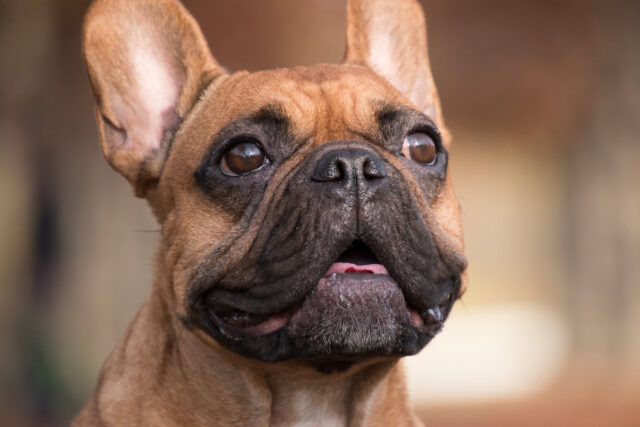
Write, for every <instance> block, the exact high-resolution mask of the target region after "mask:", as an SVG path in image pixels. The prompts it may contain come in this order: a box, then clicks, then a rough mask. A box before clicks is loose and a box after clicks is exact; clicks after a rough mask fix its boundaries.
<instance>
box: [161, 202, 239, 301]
mask: <svg viewBox="0 0 640 427" xmlns="http://www.w3.org/2000/svg"><path fill="white" fill-rule="evenodd" d="M190 193H191V192H189V191H185V192H183V193H181V194H178V195H176V197H175V203H176V204H175V206H174V208H173V210H172V211H171V213H170V214H169V215H167V217H166V219H165V221H164V223H163V225H162V233H163V254H162V256H163V258H164V259H163V262H164V264H165V265H166V268H167V269H168V271H167V277H171V282H170V283H169V286H170V287H171V293H172V295H173V299H174V300H175V303H176V309H177V310H178V311H181V310H182V307H186V300H187V295H188V293H189V285H190V284H191V283H192V282H193V278H194V275H195V274H196V272H197V271H198V266H199V265H200V264H201V263H202V262H203V260H204V259H205V258H206V257H207V256H208V255H209V254H210V253H211V250H212V248H215V247H216V245H217V244H218V243H219V242H220V240H221V239H222V238H223V236H224V235H226V233H228V232H229V230H231V229H232V228H233V227H234V225H235V221H234V220H233V218H232V217H231V215H229V214H228V213H227V212H226V211H225V210H224V209H221V208H218V207H217V206H215V205H212V204H211V203H209V202H208V201H207V200H206V199H205V198H204V197H202V195H200V194H193V193H191V194H190Z"/></svg>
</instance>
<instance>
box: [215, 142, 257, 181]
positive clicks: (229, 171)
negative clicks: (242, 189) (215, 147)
mask: <svg viewBox="0 0 640 427" xmlns="http://www.w3.org/2000/svg"><path fill="white" fill-rule="evenodd" d="M267 162H268V160H267V156H265V154H264V152H263V151H262V148H260V146H258V144H256V143H255V142H250V141H248V142H241V143H239V144H236V145H234V146H233V147H231V149H230V150H229V151H227V152H226V153H225V154H224V156H222V160H221V161H220V170H222V173H224V174H225V175H230V176H238V175H243V174H246V173H249V172H253V171H255V170H257V169H260V168H261V167H262V166H263V165H265V164H266V163H267Z"/></svg>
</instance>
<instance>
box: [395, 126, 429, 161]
mask: <svg viewBox="0 0 640 427" xmlns="http://www.w3.org/2000/svg"><path fill="white" fill-rule="evenodd" d="M402 154H403V155H404V156H405V157H406V158H408V159H412V160H415V161H416V162H419V163H424V164H426V165H432V164H434V163H435V162H436V154H437V153H436V143H435V142H433V139H431V137H430V136H429V135H427V134H426V133H422V132H416V133H412V134H410V135H407V137H406V138H405V139H404V143H403V144H402Z"/></svg>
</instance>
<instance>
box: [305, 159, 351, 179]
mask: <svg viewBox="0 0 640 427" xmlns="http://www.w3.org/2000/svg"><path fill="white" fill-rule="evenodd" d="M323 160H324V161H322V162H320V164H319V165H318V166H317V167H316V168H315V169H314V171H313V173H312V174H311V179H312V180H313V181H317V182H328V181H340V180H342V178H343V177H344V174H345V169H344V165H343V164H341V162H340V161H339V159H336V158H334V159H323Z"/></svg>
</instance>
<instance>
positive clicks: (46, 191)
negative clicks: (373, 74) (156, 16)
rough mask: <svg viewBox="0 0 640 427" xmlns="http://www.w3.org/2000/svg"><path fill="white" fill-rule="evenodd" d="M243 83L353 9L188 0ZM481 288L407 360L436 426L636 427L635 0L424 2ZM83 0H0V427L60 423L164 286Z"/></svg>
mask: <svg viewBox="0 0 640 427" xmlns="http://www.w3.org/2000/svg"><path fill="white" fill-rule="evenodd" d="M185 4H186V6H187V7H188V8H189V9H190V10H191V11H192V13H193V14H194V15H195V16H196V18H197V19H198V20H199V21H200V22H201V25H202V27H203V31H204V33H205V34H206V36H207V38H208V40H209V42H210V46H211V49H212V51H213V53H214V55H215V56H216V58H217V59H218V60H219V61H220V62H221V63H222V64H224V65H225V66H227V67H228V68H229V69H231V70H240V69H249V70H257V69H264V68H272V67H282V66H291V65H305V64H313V63H320V62H339V61H340V60H341V58H342V55H343V52H344V47H343V46H344V39H343V37H344V25H345V12H344V2H343V1H342V0H268V1H265V0H251V1H250V0H234V1H224V0H219V1H212V0H207V1H205V0H200V1H198V0H188V1H187V0H185ZM423 5H424V6H425V10H426V13H427V20H428V25H429V46H430V55H431V59H432V66H433V72H434V75H435V79H436V82H437V85H438V87H439V90H440V94H441V98H442V102H443V107H444V113H445V119H446V120H447V123H448V126H449V127H450V129H451V131H452V133H453V136H454V142H453V147H452V156H451V159H452V160H451V167H452V171H453V177H454V183H455V186H456V190H457V193H458V195H459V198H460V200H461V203H462V208H463V215H464V223H465V231H466V238H467V244H468V257H469V260H470V270H469V271H470V287H469V290H468V292H467V294H466V295H465V296H464V298H463V299H462V303H459V304H458V305H457V306H456V308H455V310H454V312H453V313H452V316H451V318H450V320H449V322H448V324H447V325H446V327H445V330H444V332H443V333H442V334H441V335H440V336H438V337H437V338H436V339H435V340H434V341H433V343H432V344H430V345H429V346H428V347H427V349H426V350H425V351H423V352H422V353H421V354H420V355H419V356H416V357H413V358H410V359H409V361H408V371H409V379H410V386H411V394H412V399H413V400H414V401H415V405H416V407H417V408H418V411H419V413H420V416H421V417H422V418H423V419H424V420H425V422H426V423H427V424H428V425H429V426H434V427H437V426H542V425H544V426H571V425H580V426H605V425H606V426H638V425H640V331H639V329H640V141H639V137H640V132H639V131H640V3H638V2H635V1H616V0H611V1H606V0H565V1H542V0H520V1H511V0H484V1H482V2H480V1H474V0H424V1H423ZM87 6H88V1H87V0H0V53H1V56H0V90H1V92H0V354H1V363H0V425H2V426H13V425H16V426H31V425H33V426H48V425H54V426H55V425H65V424H67V423H68V421H69V419H70V417H71V416H72V414H73V413H75V411H77V410H78V409H79V407H80V406H81V405H82V403H83V401H84V400H85V399H86V398H87V397H88V395H89V393H90V392H91V390H92V388H93V386H94V384H95V382H96V378H97V374H98V371H99V369H100V366H101V363H102V362H103V361H104V359H105V358H106V356H107V355H108V354H109V352H110V351H111V349H112V348H113V347H114V345H115V343H116V341H117V340H118V338H119V337H120V336H121V335H122V334H123V333H124V331H125V329H126V327H127V325H128V323H129V321H130V319H131V318H132V317H133V315H134V313H135V311H136V310H137V308H138V306H139V305H140V304H141V302H142V301H143V299H144V298H145V296H146V295H147V294H148V292H149V290H150V283H151V280H152V278H151V273H150V271H151V264H152V253H153V248H154V246H155V245H156V243H157V240H158V233H157V230H158V225H157V224H156V223H155V222H154V220H153V219H152V217H151V215H150V213H149V211H148V209H147V207H146V204H145V202H144V201H142V200H139V199H135V198H134V197H133V196H132V191H131V189H130V188H129V185H128V184H127V183H126V181H125V180H124V179H123V178H122V177H120V176H119V175H117V174H116V173H114V172H113V171H111V170H110V168H109V167H108V165H107V163H106V162H105V161H104V160H103V159H102V156H101V153H100V151H99V147H98V137H97V133H96V129H95V124H94V119H93V99H92V97H91V94H90V89H89V84H88V80H87V78H86V76H85V72H84V69H83V65H82V62H81V57H80V41H79V40H80V36H79V32H80V25H81V19H82V15H83V13H84V11H85V10H86V8H87Z"/></svg>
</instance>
